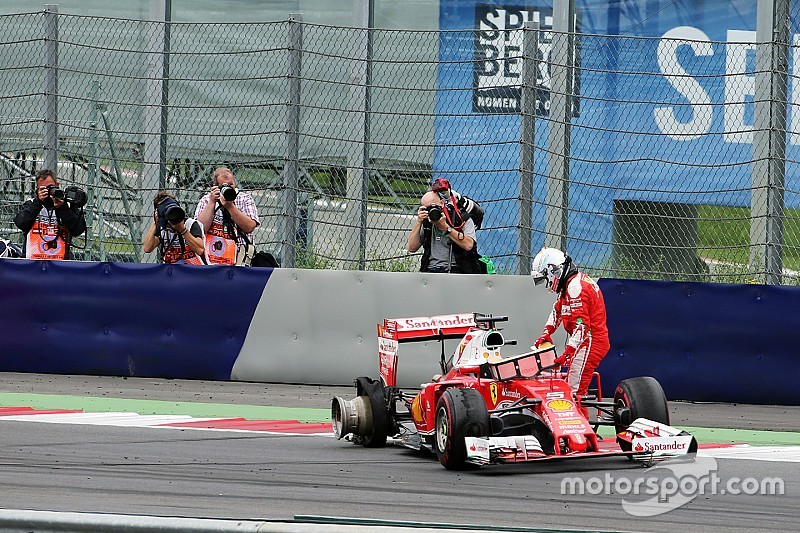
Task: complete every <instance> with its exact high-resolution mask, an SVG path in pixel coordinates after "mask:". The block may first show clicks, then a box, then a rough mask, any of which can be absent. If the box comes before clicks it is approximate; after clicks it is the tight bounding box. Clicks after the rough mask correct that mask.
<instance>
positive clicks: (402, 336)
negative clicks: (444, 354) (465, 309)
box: [378, 313, 475, 387]
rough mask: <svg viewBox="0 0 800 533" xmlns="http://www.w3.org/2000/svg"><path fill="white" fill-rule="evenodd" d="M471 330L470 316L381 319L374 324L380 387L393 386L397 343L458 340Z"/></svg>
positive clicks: (470, 314) (395, 382)
mask: <svg viewBox="0 0 800 533" xmlns="http://www.w3.org/2000/svg"><path fill="white" fill-rule="evenodd" d="M473 327H475V314H474V313H461V314H456V315H436V316H418V317H412V318H386V319H384V321H383V324H378V364H379V365H380V373H381V378H382V379H383V382H384V384H385V385H386V386H388V387H395V386H397V348H398V346H399V344H400V343H401V342H423V341H431V340H441V339H459V338H461V337H463V336H464V335H465V334H466V333H467V332H468V331H469V330H470V328H473Z"/></svg>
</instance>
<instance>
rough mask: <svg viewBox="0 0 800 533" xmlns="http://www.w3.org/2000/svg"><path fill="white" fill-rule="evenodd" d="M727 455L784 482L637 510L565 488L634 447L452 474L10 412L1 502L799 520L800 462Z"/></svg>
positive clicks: (10, 377) (700, 422)
mask: <svg viewBox="0 0 800 533" xmlns="http://www.w3.org/2000/svg"><path fill="white" fill-rule="evenodd" d="M0 392H1V393H2V396H3V397H4V405H9V403H8V402H9V398H12V399H13V398H14V395H19V398H24V397H25V396H26V395H31V394H38V395H53V398H54V399H57V398H58V396H61V395H68V396H69V397H76V396H80V397H95V398H105V399H125V400H134V401H135V400H155V401H162V402H174V404H175V405H176V406H179V405H183V403H184V402H192V403H195V402H198V403H203V404H206V403H207V404H215V405H216V404H225V405H229V406H234V407H237V408H239V407H241V409H242V412H243V413H245V414H243V415H242V416H246V412H247V409H246V407H243V406H275V407H286V408H303V409H328V408H329V405H330V399H331V397H332V396H334V395H343V396H345V397H347V398H351V397H352V396H353V389H352V388H349V387H348V388H344V387H319V386H300V385H277V384H256V383H229V382H195V381H179V380H160V379H144V378H136V379H134V378H131V379H123V378H97V377H85V376H49V375H33V374H31V375H27V374H3V373H0ZM65 397H66V396H65ZM176 409H179V407H176ZM671 411H672V423H673V425H675V426H678V427H681V426H692V427H697V426H702V427H707V428H713V427H723V428H738V429H742V430H779V431H782V432H790V433H787V434H792V433H794V432H800V416H798V415H800V408H797V407H776V406H743V405H738V406H737V405H718V404H687V403H673V404H672V405H671ZM309 412H316V413H317V414H320V413H323V411H309ZM717 462H718V469H717V473H718V475H719V477H720V478H722V479H723V480H729V479H732V478H734V477H738V478H741V479H744V478H756V479H763V478H767V477H772V478H781V479H782V480H783V482H784V485H785V494H784V495H782V496H775V495H758V494H756V495H744V494H739V495H733V494H724V495H723V494H705V495H699V496H697V497H695V498H694V499H692V500H691V501H689V502H688V503H686V504H685V505H683V506H681V507H679V508H677V509H674V510H671V511H669V512H666V513H663V514H659V515H656V516H648V517H635V516H632V515H631V514H630V513H629V512H626V510H625V509H624V508H623V505H622V502H623V500H625V499H626V497H625V496H623V495H620V494H618V493H615V492H614V491H613V490H612V491H611V493H609V494H606V493H605V491H604V492H603V493H600V494H594V495H593V494H584V495H562V490H561V488H562V483H563V480H564V479H565V478H568V477H570V478H571V477H577V478H580V479H582V480H584V481H589V480H590V479H592V478H604V477H609V476H610V477H611V478H612V479H619V478H623V477H624V478H627V479H631V480H634V479H636V478H639V477H642V476H647V475H649V474H648V472H655V471H654V470H653V469H651V470H647V469H644V468H641V467H637V466H634V465H633V464H632V463H630V462H629V461H628V460H627V459H625V458H604V459H599V460H580V461H569V462H561V463H548V464H542V463H538V464H524V465H502V466H493V467H484V468H482V469H480V470H477V471H471V472H450V471H447V470H445V469H444V468H442V467H441V466H440V465H439V463H438V462H437V461H436V459H435V458H433V457H431V456H428V455H426V454H423V453H419V452H414V451H411V450H407V449H405V448H401V447H395V446H390V447H387V448H383V449H366V448H362V447H360V446H355V445H352V444H350V443H347V442H344V441H336V440H335V439H333V438H330V437H319V436H283V435H274V434H256V433H236V432H228V431H205V430H199V431H198V430H176V429H169V430H167V429H153V428H140V427H109V426H89V425H61V424H43V423H34V422H15V421H0V480H2V481H1V483H2V491H0V508H5V509H33V510H52V511H79V512H102V513H121V514H142V515H152V516H180V517H196V518H233V519H270V520H292V519H293V518H295V517H305V516H324V517H349V518H362V519H382V520H391V521H399V522H422V523H437V524H468V525H473V526H484V527H487V528H491V527H507V528H508V527H516V528H530V529H532V530H581V531H670V532H674V531H753V530H758V531H764V530H770V531H779V530H786V531H797V518H796V516H797V514H798V510H800V499H798V495H799V494H800V467H799V466H798V465H800V463H797V462H780V461H755V460H748V459H718V460H717ZM662 473H663V472H662ZM652 475H656V474H652ZM642 499H644V498H643V497H640V498H638V500H642ZM627 500H629V501H634V500H637V498H636V497H633V496H627Z"/></svg>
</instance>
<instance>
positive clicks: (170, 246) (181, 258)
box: [143, 191, 208, 265]
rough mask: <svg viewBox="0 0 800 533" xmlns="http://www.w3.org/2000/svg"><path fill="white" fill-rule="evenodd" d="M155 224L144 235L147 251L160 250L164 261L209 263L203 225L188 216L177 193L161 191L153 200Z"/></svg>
mask: <svg viewBox="0 0 800 533" xmlns="http://www.w3.org/2000/svg"><path fill="white" fill-rule="evenodd" d="M153 206H154V207H155V212H154V213H153V223H152V224H151V225H150V228H149V229H148V230H147V233H146V234H145V236H144V243H143V246H144V251H145V252H146V253H150V252H152V251H153V250H155V249H156V248H158V249H159V253H160V255H161V260H162V261H163V262H164V263H165V264H175V263H183V264H187V265H207V264H208V258H207V257H206V248H205V244H204V242H203V225H202V224H200V222H198V221H197V220H195V219H193V218H189V217H187V216H186V211H184V210H183V208H182V207H181V206H180V204H178V201H177V200H176V199H175V196H173V195H171V194H169V193H167V192H165V191H159V192H158V194H157V195H156V197H155V199H154V200H153Z"/></svg>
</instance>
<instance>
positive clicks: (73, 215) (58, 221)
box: [14, 169, 86, 259]
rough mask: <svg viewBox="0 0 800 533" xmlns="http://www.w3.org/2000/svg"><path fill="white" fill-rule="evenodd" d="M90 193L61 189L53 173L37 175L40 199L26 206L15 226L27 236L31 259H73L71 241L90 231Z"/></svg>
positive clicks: (74, 188) (37, 197) (44, 171)
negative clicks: (87, 214)
mask: <svg viewBox="0 0 800 533" xmlns="http://www.w3.org/2000/svg"><path fill="white" fill-rule="evenodd" d="M84 205H86V193H85V192H84V191H82V190H81V189H79V188H77V187H75V186H74V185H73V186H70V187H67V188H65V189H63V190H62V189H61V188H59V186H58V181H57V180H56V176H55V174H54V173H53V171H52V170H48V169H43V170H40V171H39V173H38V174H36V196H35V197H34V198H31V199H30V200H28V201H26V202H25V203H24V204H22V209H21V210H20V211H19V213H17V216H16V217H14V224H16V225H17V227H18V228H19V229H21V230H22V231H23V233H25V257H27V258H28V259H70V258H71V256H70V245H71V238H72V237H74V236H77V235H80V234H82V233H83V232H84V231H86V219H85V218H84V217H83V206H84Z"/></svg>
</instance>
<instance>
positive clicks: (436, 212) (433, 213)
mask: <svg viewBox="0 0 800 533" xmlns="http://www.w3.org/2000/svg"><path fill="white" fill-rule="evenodd" d="M428 218H429V219H430V220H431V222H438V220H439V219H440V218H442V208H441V207H439V206H438V205H436V204H431V205H429V206H428Z"/></svg>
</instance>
